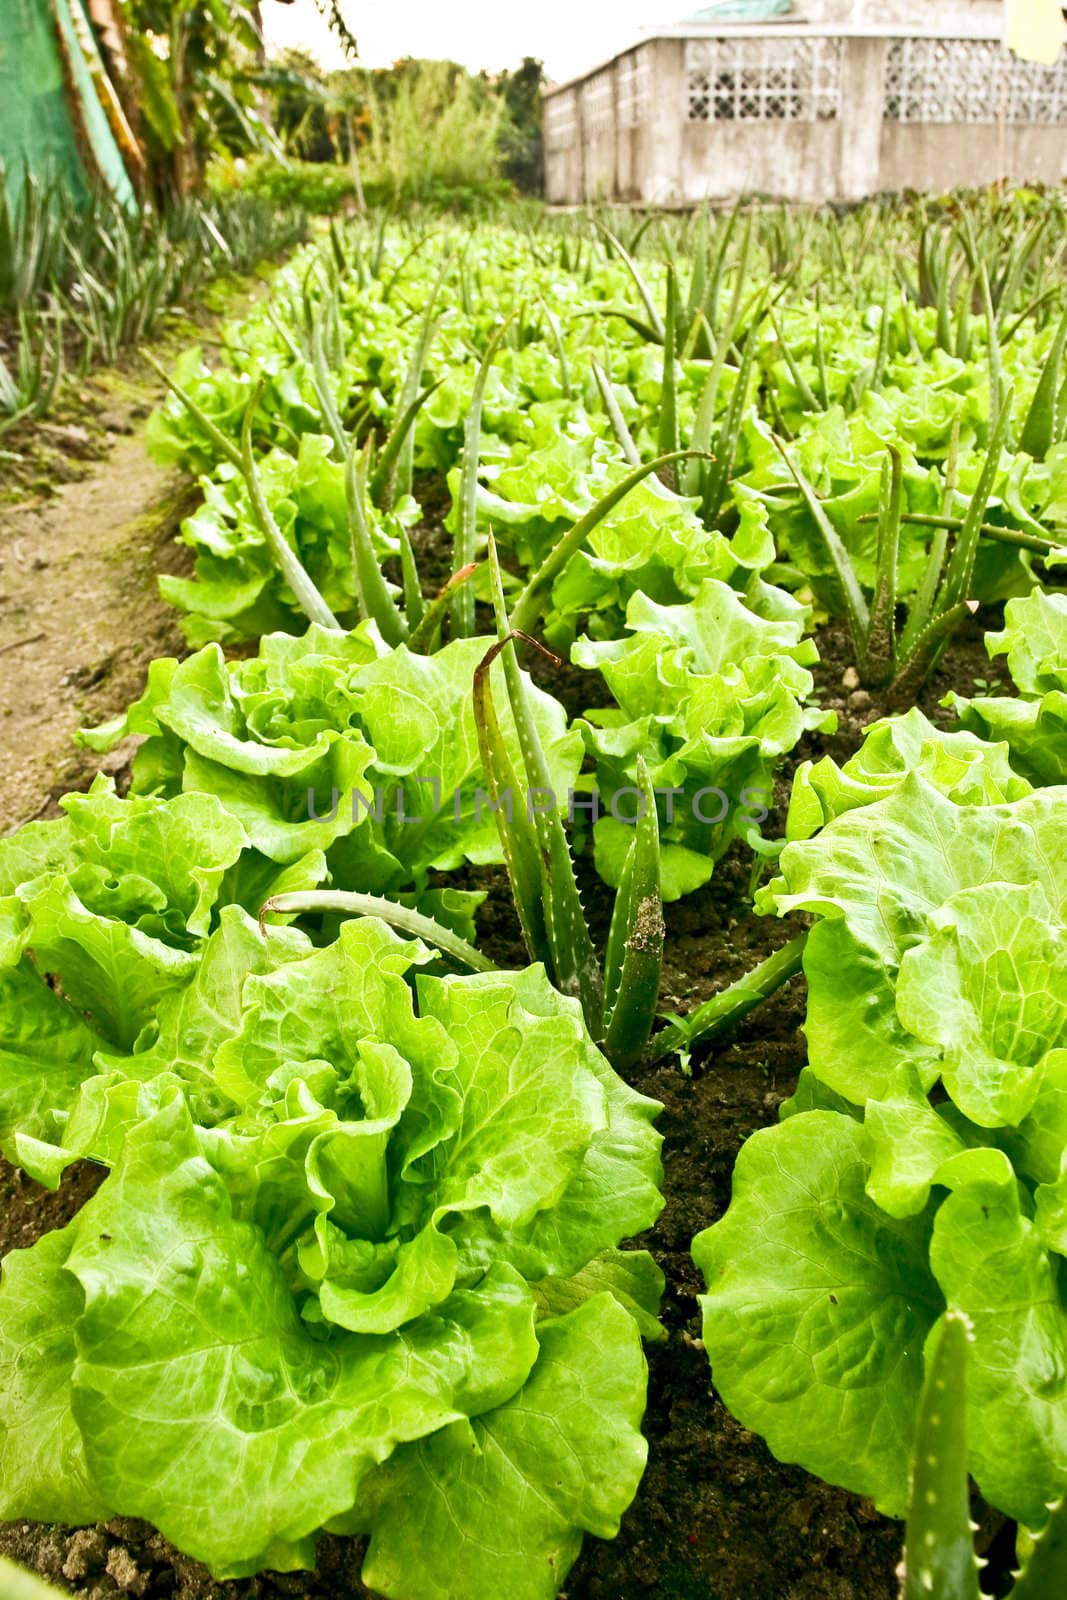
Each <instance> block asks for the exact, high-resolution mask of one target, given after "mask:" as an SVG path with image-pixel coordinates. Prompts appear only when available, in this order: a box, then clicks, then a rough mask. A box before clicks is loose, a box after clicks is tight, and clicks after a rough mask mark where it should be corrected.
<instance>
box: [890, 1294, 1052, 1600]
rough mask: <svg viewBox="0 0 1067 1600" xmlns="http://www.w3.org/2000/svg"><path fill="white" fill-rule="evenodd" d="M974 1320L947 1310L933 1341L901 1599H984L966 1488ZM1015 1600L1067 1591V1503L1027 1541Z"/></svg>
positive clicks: (1045, 1599) (1048, 1599)
mask: <svg viewBox="0 0 1067 1600" xmlns="http://www.w3.org/2000/svg"><path fill="white" fill-rule="evenodd" d="M971 1338H972V1333H971V1326H970V1322H969V1320H968V1318H967V1317H966V1316H964V1315H963V1314H962V1313H960V1312H956V1311H949V1312H946V1314H945V1317H944V1320H943V1321H942V1323H941V1326H940V1327H939V1328H938V1329H937V1331H936V1333H935V1334H934V1336H933V1339H932V1344H931V1353H930V1358H929V1365H928V1368H927V1373H926V1381H925V1383H924V1385H923V1392H922V1399H921V1401H920V1405H919V1419H918V1426H917V1430H916V1438H915V1452H914V1455H913V1458H912V1480H911V1504H910V1507H909V1510H908V1521H907V1537H906V1540H905V1545H904V1560H903V1563H902V1569H901V1576H902V1591H901V1600H980V1591H979V1584H978V1575H979V1572H980V1571H981V1568H982V1562H980V1561H979V1560H978V1557H977V1556H976V1555H975V1551H974V1543H973V1533H974V1523H973V1522H972V1521H971V1510H970V1496H969V1494H968V1489H967V1426H966V1412H965V1391H966V1383H967V1352H968V1348H969V1345H970V1342H971ZM1024 1539H1025V1545H1026V1548H1025V1550H1024V1552H1023V1554H1022V1560H1021V1564H1020V1567H1019V1570H1018V1571H1017V1572H1016V1574H1015V1582H1014V1584H1013V1586H1012V1588H1011V1590H1010V1593H1011V1595H1012V1600H1053V1597H1054V1596H1056V1595H1061V1594H1063V1593H1064V1592H1065V1590H1067V1500H1060V1501H1058V1502H1057V1504H1056V1505H1054V1506H1052V1507H1050V1508H1049V1518H1048V1521H1047V1523H1046V1524H1045V1526H1044V1528H1043V1529H1042V1530H1041V1531H1040V1532H1039V1533H1037V1534H1036V1535H1034V1536H1033V1537H1026V1536H1024Z"/></svg>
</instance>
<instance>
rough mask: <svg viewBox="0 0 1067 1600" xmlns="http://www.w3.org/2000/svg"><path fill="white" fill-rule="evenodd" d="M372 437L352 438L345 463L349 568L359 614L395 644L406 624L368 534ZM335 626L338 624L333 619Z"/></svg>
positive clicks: (402, 637)
mask: <svg viewBox="0 0 1067 1600" xmlns="http://www.w3.org/2000/svg"><path fill="white" fill-rule="evenodd" d="M370 451H371V441H370V440H369V439H368V440H367V443H366V445H365V446H364V448H363V449H362V450H360V448H359V445H358V443H356V442H355V441H353V443H352V446H351V448H350V450H349V451H348V460H347V462H346V464H345V493H346V496H347V499H348V532H349V537H350V539H351V541H352V572H353V577H354V581H355V586H356V606H357V609H358V611H359V614H360V616H361V617H364V618H365V617H371V618H373V620H374V621H375V622H376V623H377V625H378V631H379V633H380V634H381V636H382V638H383V639H384V640H385V642H386V644H389V645H398V644H401V643H402V642H403V640H404V639H406V638H407V633H408V625H407V622H406V621H405V619H404V617H403V616H402V615H401V613H400V612H399V611H398V610H397V605H396V601H395V600H394V599H393V596H392V594H391V593H390V592H389V586H388V584H387V583H386V581H385V577H384V574H383V573H382V569H381V566H380V564H379V562H378V557H377V554H376V552H375V549H374V541H373V540H372V538H371V531H370V524H369V522H368V520H367V479H368V476H369V473H370ZM334 626H335V627H336V626H337V624H336V623H335V624H334Z"/></svg>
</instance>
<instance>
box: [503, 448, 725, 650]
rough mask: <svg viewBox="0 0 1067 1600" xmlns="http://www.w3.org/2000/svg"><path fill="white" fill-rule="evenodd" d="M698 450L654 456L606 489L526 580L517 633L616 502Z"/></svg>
mask: <svg viewBox="0 0 1067 1600" xmlns="http://www.w3.org/2000/svg"><path fill="white" fill-rule="evenodd" d="M700 454H701V452H700V451H699V450H675V451H673V452H672V453H671V454H670V455H667V456H657V457H656V459H655V461H645V462H643V463H642V464H641V466H639V467H635V468H634V470H633V471H632V472H631V473H628V474H627V476H626V477H625V478H623V480H622V481H621V483H617V484H616V485H615V486H614V488H612V489H609V490H608V492H607V494H605V495H603V496H602V497H601V499H599V500H598V501H597V503H596V505H595V506H593V507H592V509H591V510H589V511H587V512H586V514H585V516H584V517H582V519H581V521H580V522H576V523H575V524H574V527H573V528H570V529H568V531H567V532H566V533H565V534H562V535H561V537H560V538H559V539H558V540H557V542H556V544H555V545H554V546H553V548H552V549H551V550H550V551H549V553H548V555H547V556H546V557H545V559H544V560H543V561H542V563H541V565H540V566H539V567H538V569H537V571H536V572H535V573H534V574H533V576H532V577H531V578H530V579H529V581H528V582H527V584H526V587H525V588H524V589H523V591H522V593H521V594H520V596H519V598H518V601H517V602H516V605H515V609H514V611H513V612H512V616H511V623H512V627H513V628H515V629H516V630H517V631H518V632H519V633H523V632H526V631H528V630H529V629H530V628H531V627H532V625H533V623H534V622H535V621H536V620H537V616H538V612H539V610H540V607H541V602H542V600H543V598H544V596H545V594H546V593H547V591H548V590H549V589H551V587H552V584H553V583H554V582H555V580H556V578H557V577H558V576H559V574H560V573H561V572H562V570H563V568H564V567H565V566H566V565H567V562H568V561H569V560H570V559H571V557H572V556H573V555H577V553H578V551H579V550H580V549H581V548H582V546H583V545H584V544H585V543H586V541H587V540H588V539H589V538H590V537H591V535H592V534H593V533H595V532H596V529H597V527H598V525H599V524H600V523H601V522H602V521H603V520H604V518H605V517H606V516H607V514H608V512H609V511H612V510H614V508H615V507H616V506H617V505H618V503H619V501H620V500H622V499H624V498H625V497H626V495H628V494H629V492H630V490H631V489H634V488H636V487H637V485H638V484H639V483H640V482H641V481H642V479H644V478H647V477H648V475H649V473H651V472H658V471H659V470H660V468H661V467H664V466H668V465H670V464H672V463H673V462H675V461H685V460H687V459H689V458H691V457H693V456H698V455H700Z"/></svg>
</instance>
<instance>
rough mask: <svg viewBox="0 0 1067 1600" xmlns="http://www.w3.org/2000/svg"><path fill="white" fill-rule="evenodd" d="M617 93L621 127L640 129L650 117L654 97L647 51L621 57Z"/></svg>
mask: <svg viewBox="0 0 1067 1600" xmlns="http://www.w3.org/2000/svg"><path fill="white" fill-rule="evenodd" d="M615 73H616V77H615V92H616V96H617V99H616V104H617V106H618V116H619V127H620V128H639V127H640V126H641V124H642V123H643V122H644V121H645V119H646V118H647V116H648V112H649V106H650V102H651V95H652V67H651V63H650V61H649V58H648V52H647V51H646V50H631V52H630V54H629V55H625V56H620V57H619V60H618V62H617V63H616V67H615Z"/></svg>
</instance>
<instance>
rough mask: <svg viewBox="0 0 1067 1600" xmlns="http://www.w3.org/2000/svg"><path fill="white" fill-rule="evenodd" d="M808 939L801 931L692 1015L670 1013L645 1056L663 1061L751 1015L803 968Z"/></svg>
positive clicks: (650, 1060) (703, 1041)
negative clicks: (666, 1057) (666, 1025)
mask: <svg viewBox="0 0 1067 1600" xmlns="http://www.w3.org/2000/svg"><path fill="white" fill-rule="evenodd" d="M807 941H808V936H807V934H806V933H798V934H797V936H796V938H795V939H790V941H789V943H788V944H785V945H783V946H782V948H781V949H780V950H776V951H775V952H774V954H773V955H771V956H768V957H767V958H766V960H764V961H761V962H760V964H759V966H757V967H753V969H752V971H751V972H746V973H745V976H744V977H743V978H739V979H738V980H737V982H736V983H731V984H730V985H729V987H728V988H726V989H721V990H720V991H719V993H718V994H713V995H712V997H711V999H710V1000H705V1002H704V1004H703V1005H701V1006H698V1007H697V1009H696V1010H695V1011H692V1012H690V1014H689V1016H687V1017H675V1016H671V1017H668V1018H667V1022H668V1024H669V1026H668V1027H666V1028H665V1029H664V1030H663V1032H662V1033H659V1034H657V1035H656V1037H655V1038H654V1039H653V1040H652V1042H651V1044H650V1045H649V1048H648V1050H646V1052H645V1060H646V1061H647V1062H649V1063H652V1062H656V1061H662V1060H663V1059H664V1057H665V1056H669V1055H673V1053H674V1052H675V1051H676V1050H690V1049H692V1047H693V1045H695V1044H703V1043H706V1041H707V1040H708V1039H713V1038H715V1037H716V1035H717V1034H720V1033H725V1032H726V1030H727V1029H728V1028H732V1027H733V1026H734V1024H735V1023H738V1022H740V1021H741V1020H742V1018H744V1017H747V1016H748V1014H749V1012H750V1011H754V1010H755V1009H756V1007H757V1006H759V1005H762V1004H763V1002H764V1000H767V999H769V998H770V996H771V995H772V994H774V993H775V992H776V991H777V990H778V989H780V988H781V987H782V985H783V984H784V983H788V982H789V980H790V979H791V978H795V977H796V975H797V974H798V973H799V972H800V971H801V970H802V968H803V965H804V946H805V945H806V944H807Z"/></svg>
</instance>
